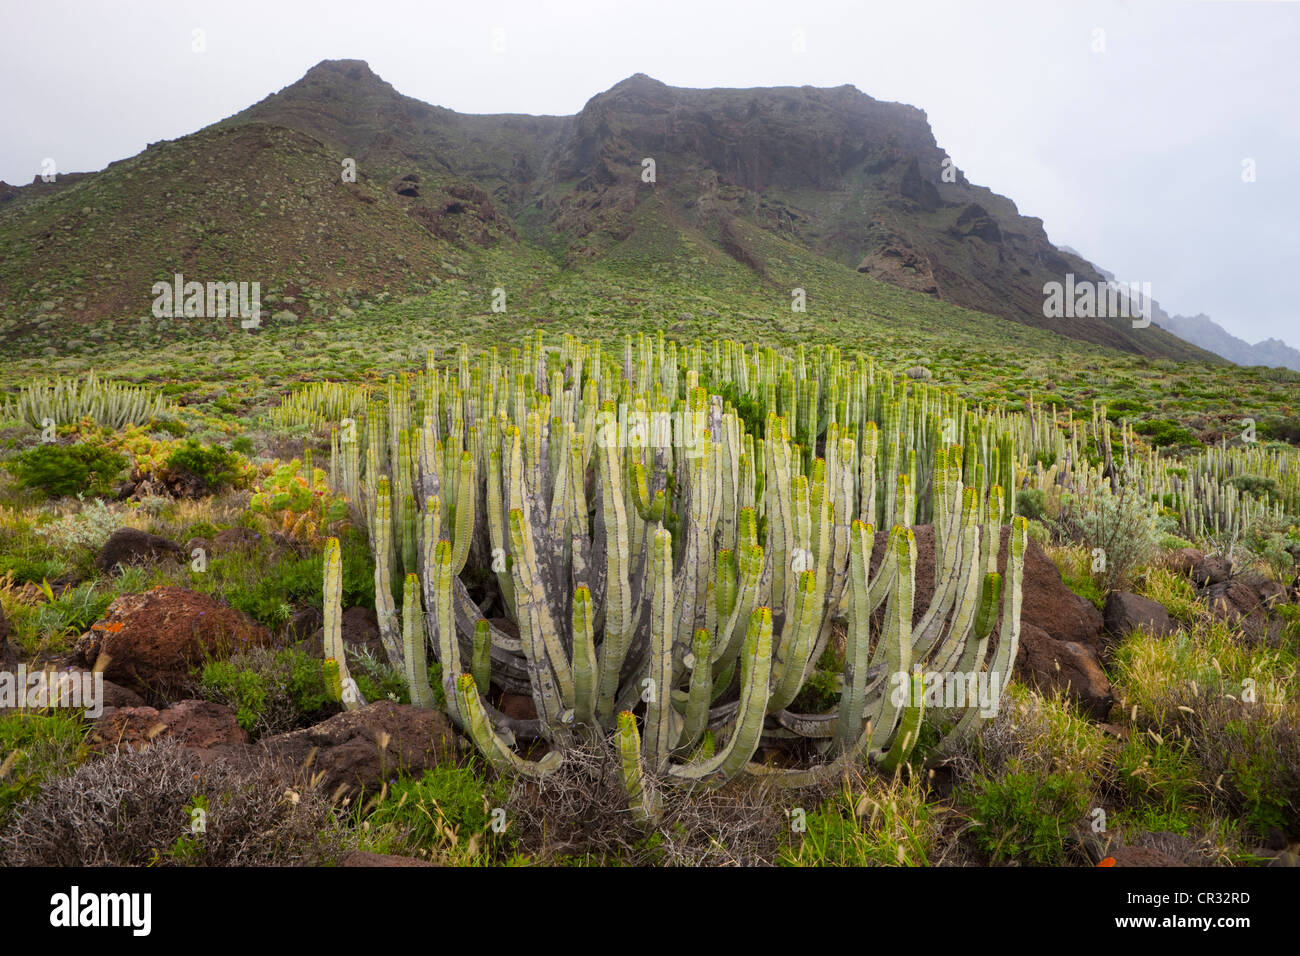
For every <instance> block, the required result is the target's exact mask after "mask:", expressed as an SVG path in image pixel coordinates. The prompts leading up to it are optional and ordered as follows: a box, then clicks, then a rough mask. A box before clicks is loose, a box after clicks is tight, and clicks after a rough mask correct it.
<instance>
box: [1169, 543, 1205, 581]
mask: <svg viewBox="0 0 1300 956" xmlns="http://www.w3.org/2000/svg"><path fill="white" fill-rule="evenodd" d="M1204 560H1205V552H1204V551H1198V550H1197V549H1196V548H1179V549H1178V550H1177V551H1170V552H1169V553H1168V554H1167V555H1165V567H1167V568H1169V570H1171V571H1173V572H1174V573H1175V574H1181V575H1182V576H1183V577H1186V578H1190V577H1191V576H1192V572H1193V571H1195V570H1196V569H1197V568H1198V567H1200V565H1201V562H1202V561H1204Z"/></svg>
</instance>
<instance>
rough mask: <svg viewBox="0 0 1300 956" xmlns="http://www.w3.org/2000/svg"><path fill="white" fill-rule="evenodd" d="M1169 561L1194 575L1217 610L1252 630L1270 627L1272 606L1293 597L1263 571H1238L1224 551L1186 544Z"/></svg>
mask: <svg viewBox="0 0 1300 956" xmlns="http://www.w3.org/2000/svg"><path fill="white" fill-rule="evenodd" d="M1165 565H1166V567H1168V568H1169V569H1171V570H1172V571H1174V572H1175V573H1177V574H1181V575H1183V576H1184V577H1188V578H1191V579H1192V583H1193V584H1195V585H1196V587H1197V590H1198V591H1199V593H1200V596H1201V597H1202V598H1203V599H1204V600H1205V601H1207V602H1208V603H1209V605H1210V610H1211V611H1212V612H1213V613H1214V614H1216V615H1218V616H1219V617H1222V618H1224V619H1225V620H1227V621H1229V622H1230V623H1232V624H1234V625H1240V626H1242V627H1245V628H1246V629H1247V630H1250V631H1252V632H1258V631H1261V630H1265V629H1267V627H1268V613H1269V611H1270V609H1272V607H1273V606H1274V605H1276V604H1280V603H1286V601H1287V600H1288V597H1289V594H1288V592H1287V588H1286V586H1285V585H1283V584H1280V583H1278V582H1277V581H1273V580H1270V579H1269V578H1266V577H1264V576H1263V575H1262V574H1254V573H1251V574H1237V573H1235V572H1236V568H1235V566H1234V564H1233V562H1232V561H1231V560H1230V559H1228V558H1227V557H1224V556H1223V555H1209V556H1207V555H1205V554H1204V553H1203V552H1201V551H1197V550H1196V549H1195V548H1182V549H1180V550H1178V551H1174V552H1172V553H1171V554H1169V555H1168V557H1166V558H1165ZM1298 583H1300V579H1298Z"/></svg>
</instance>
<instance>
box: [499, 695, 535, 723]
mask: <svg viewBox="0 0 1300 956" xmlns="http://www.w3.org/2000/svg"><path fill="white" fill-rule="evenodd" d="M497 709H498V710H500V711H501V713H503V714H505V715H506V716H507V717H513V718H514V719H515V720H536V719H537V704H536V703H535V702H534V701H533V698H532V697H531V696H530V695H528V694H502V695H501V704H500V706H499V707H498V708H497Z"/></svg>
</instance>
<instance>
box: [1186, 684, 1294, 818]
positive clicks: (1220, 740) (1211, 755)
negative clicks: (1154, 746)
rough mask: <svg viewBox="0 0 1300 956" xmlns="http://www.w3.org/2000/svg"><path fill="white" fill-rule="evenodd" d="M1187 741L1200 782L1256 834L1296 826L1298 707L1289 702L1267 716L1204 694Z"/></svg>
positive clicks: (1243, 704)
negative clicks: (1218, 792)
mask: <svg viewBox="0 0 1300 956" xmlns="http://www.w3.org/2000/svg"><path fill="white" fill-rule="evenodd" d="M1192 741H1193V747H1194V748H1195V751H1196V754H1197V757H1198V758H1199V760H1200V762H1201V763H1202V764H1203V765H1204V767H1205V777H1204V779H1205V780H1206V782H1207V783H1211V784H1212V785H1215V786H1218V787H1221V788H1222V792H1223V794H1224V795H1225V797H1226V799H1227V801H1228V803H1229V804H1230V805H1231V806H1232V807H1233V808H1234V809H1237V810H1238V811H1239V812H1241V813H1242V814H1243V815H1244V817H1245V820H1246V822H1247V823H1248V824H1249V825H1250V827H1251V828H1252V829H1253V830H1254V831H1255V832H1256V833H1257V834H1259V835H1260V836H1265V835H1266V834H1267V832H1268V831H1269V830H1270V829H1278V830H1281V831H1283V832H1286V833H1294V832H1295V831H1296V829H1297V827H1300V704H1297V702H1296V701H1295V700H1294V699H1292V700H1290V701H1288V702H1287V703H1286V704H1285V706H1284V707H1282V708H1281V710H1280V712H1276V711H1275V712H1269V711H1267V710H1264V709H1262V708H1260V707H1259V706H1257V705H1249V704H1246V703H1243V702H1242V701H1237V700H1232V699H1229V698H1226V697H1222V696H1217V695H1216V696H1214V697H1210V696H1209V695H1206V698H1205V699H1204V700H1203V701H1202V702H1201V703H1200V706H1199V708H1198V709H1197V712H1196V716H1195V718H1194V732H1193V734H1192Z"/></svg>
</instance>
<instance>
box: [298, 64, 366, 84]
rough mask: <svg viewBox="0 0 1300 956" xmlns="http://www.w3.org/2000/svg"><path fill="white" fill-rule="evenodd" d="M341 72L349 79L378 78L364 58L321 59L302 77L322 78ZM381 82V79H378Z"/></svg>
mask: <svg viewBox="0 0 1300 956" xmlns="http://www.w3.org/2000/svg"><path fill="white" fill-rule="evenodd" d="M339 73H341V74H343V75H344V76H346V77H347V78H348V79H350V80H361V79H376V80H378V79H379V76H378V75H377V74H376V73H375V71H374V70H372V69H370V64H369V63H367V62H366V61H365V60H321V61H320V62H319V63H317V64H316V65H315V66H313V67H312V68H311V69H310V70H308V71H307V72H306V73H304V74H303V77H302V78H303V79H304V80H306V79H322V78H324V77H327V76H331V75H333V74H339ZM380 82H382V80H381V81H380Z"/></svg>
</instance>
